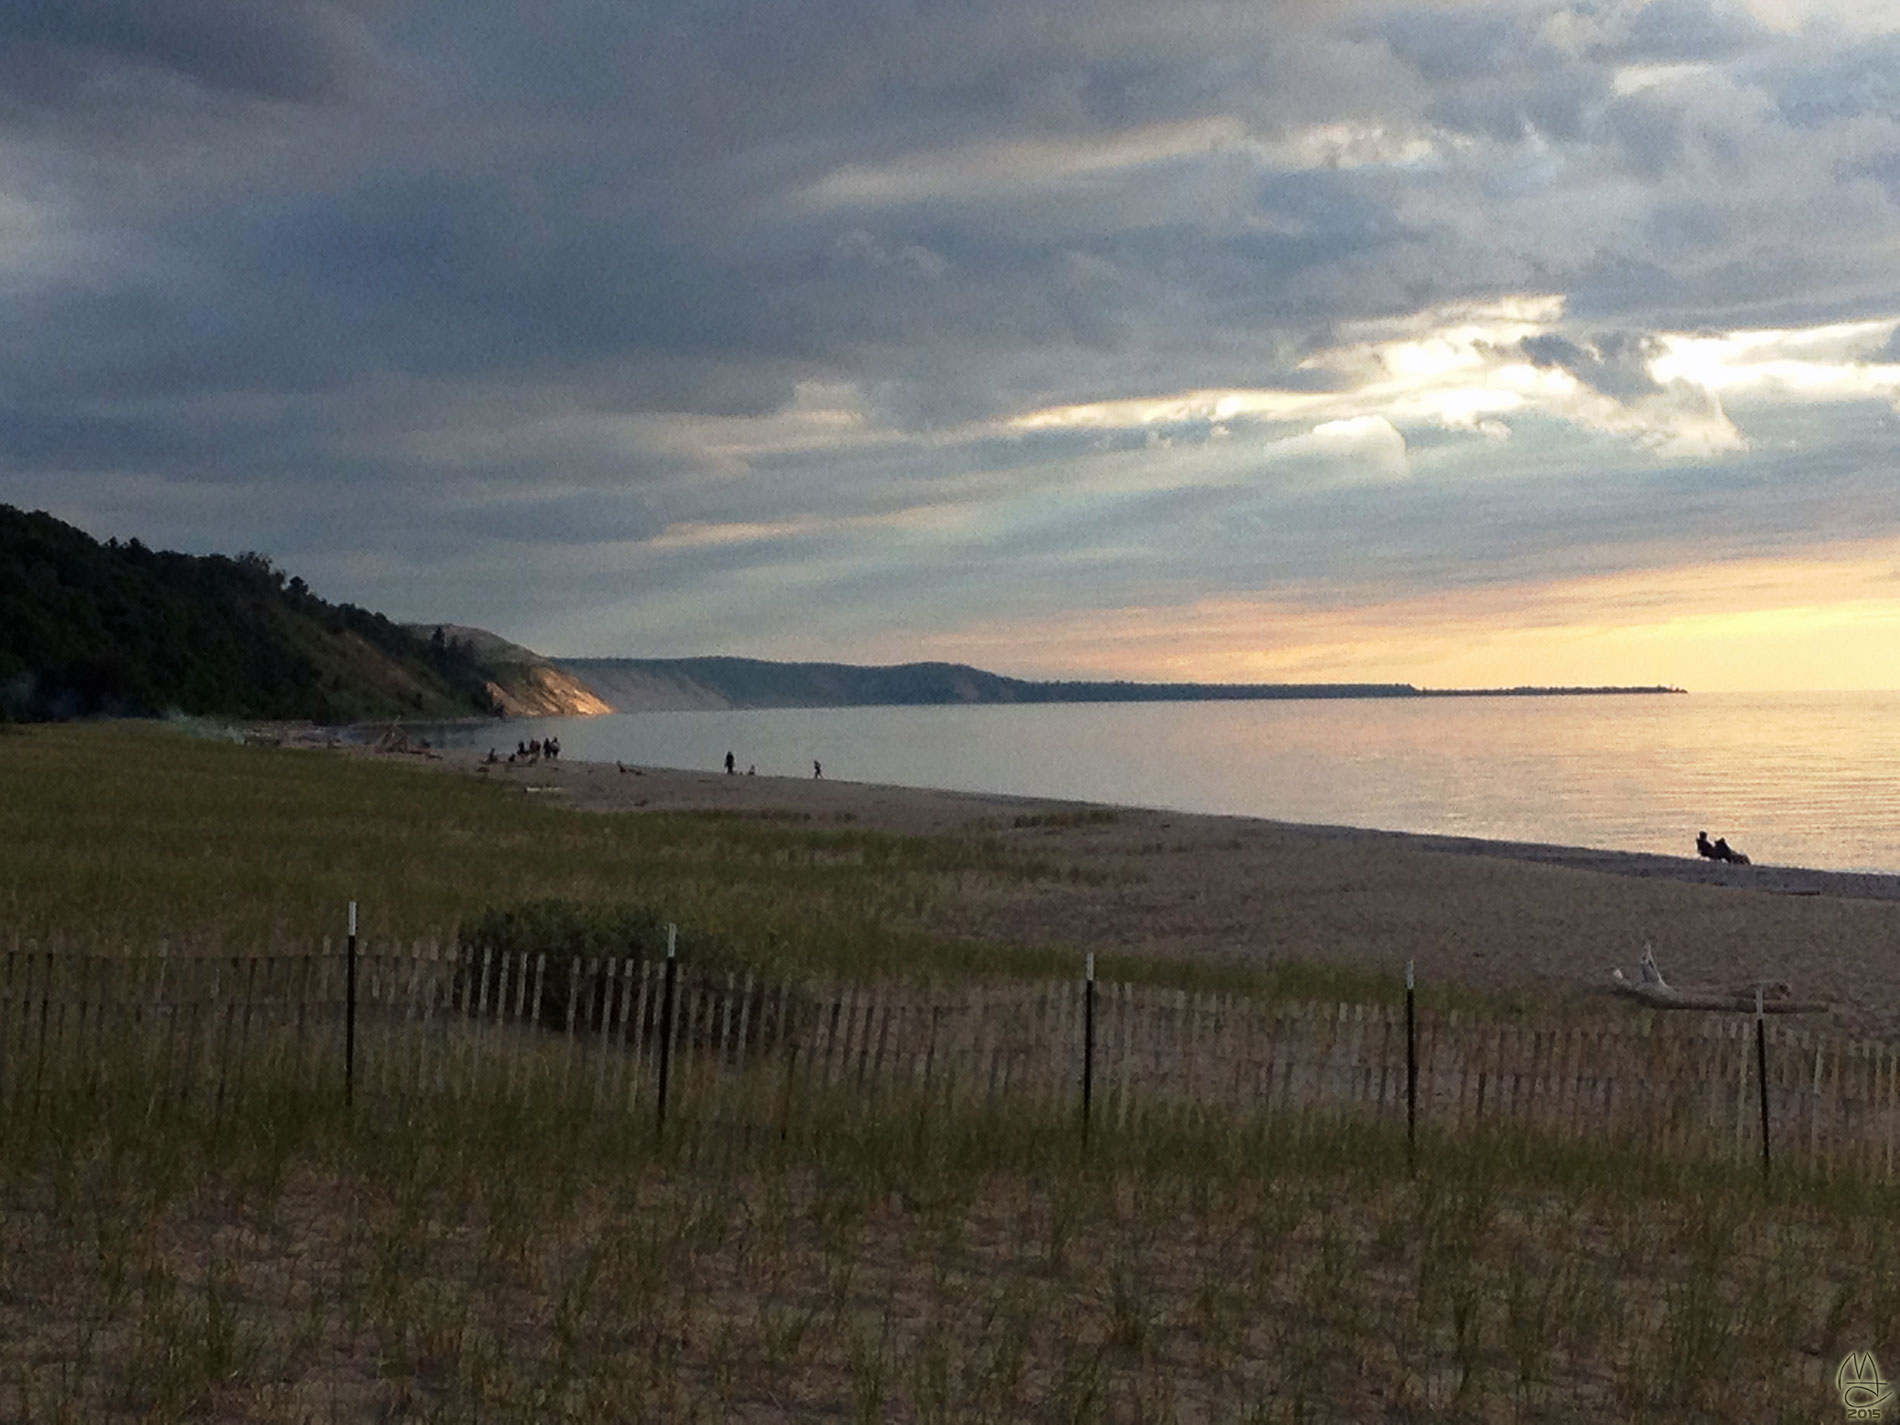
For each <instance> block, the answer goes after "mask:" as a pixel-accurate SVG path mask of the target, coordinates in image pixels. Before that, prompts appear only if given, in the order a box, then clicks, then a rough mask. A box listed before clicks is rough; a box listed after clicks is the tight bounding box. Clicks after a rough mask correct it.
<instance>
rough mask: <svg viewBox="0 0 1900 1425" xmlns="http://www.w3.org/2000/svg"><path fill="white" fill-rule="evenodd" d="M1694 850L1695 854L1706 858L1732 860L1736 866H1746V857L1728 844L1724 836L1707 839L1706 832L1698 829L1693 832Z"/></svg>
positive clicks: (1707, 834)
mask: <svg viewBox="0 0 1900 1425" xmlns="http://www.w3.org/2000/svg"><path fill="white" fill-rule="evenodd" d="M1695 850H1696V855H1698V856H1701V857H1703V858H1704V859H1706V860H1710V861H1732V862H1734V863H1735V864H1736V865H1737V866H1746V865H1747V864H1748V858H1747V857H1746V856H1744V855H1742V853H1741V852H1739V851H1737V850H1736V849H1735V848H1734V847H1732V846H1730V845H1729V844H1728V838H1727V837H1726V836H1718V837H1716V838H1715V840H1713V841H1711V840H1709V833H1708V832H1706V831H1698V832H1697V833H1696V834H1695Z"/></svg>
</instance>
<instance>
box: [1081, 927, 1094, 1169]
mask: <svg viewBox="0 0 1900 1425" xmlns="http://www.w3.org/2000/svg"><path fill="white" fill-rule="evenodd" d="M1094 1102H1095V952H1094V951H1093V950H1091V951H1089V954H1088V960H1087V962H1086V966H1085V968H1084V971H1083V978H1082V1146H1083V1147H1084V1148H1086V1147H1088V1145H1089V1120H1090V1119H1091V1118H1092V1117H1093V1116H1094V1115H1093V1114H1092V1113H1091V1111H1090V1110H1091V1108H1092V1107H1093V1105H1094Z"/></svg>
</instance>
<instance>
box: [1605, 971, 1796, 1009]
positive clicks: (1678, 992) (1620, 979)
mask: <svg viewBox="0 0 1900 1425" xmlns="http://www.w3.org/2000/svg"><path fill="white" fill-rule="evenodd" d="M1610 983H1611V985H1612V986H1613V987H1614V988H1616V989H1617V990H1619V991H1621V992H1622V993H1623V994H1626V995H1628V996H1629V997H1630V998H1631V999H1634V1000H1636V1001H1638V1002H1639V1003H1642V1004H1646V1005H1648V1006H1649V1007H1650V1008H1651V1009H1719V1010H1728V1011H1738V1010H1748V1011H1751V1012H1752V1011H1753V1010H1754V1008H1755V991H1754V990H1752V989H1747V990H1723V989H1677V988H1676V987H1675V986H1673V985H1665V984H1656V983H1639V982H1637V981H1635V980H1632V979H1629V978H1628V977H1627V976H1625V975H1624V973H1623V972H1622V971H1621V970H1615V971H1612V972H1611V976H1610ZM1761 1007H1762V1010H1763V1011H1764V1012H1765V1013H1768V1014H1825V1013H1826V1012H1827V1011H1828V1010H1830V1009H1832V1008H1833V1006H1832V1005H1830V1004H1827V1003H1825V1002H1823V1001H1821V1000H1800V999H1787V998H1779V999H1777V998H1774V997H1772V996H1769V995H1764V996H1762V1002H1761Z"/></svg>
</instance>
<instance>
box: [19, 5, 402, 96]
mask: <svg viewBox="0 0 1900 1425" xmlns="http://www.w3.org/2000/svg"><path fill="white" fill-rule="evenodd" d="M361 8H362V7H361V6H360V5H352V4H344V3H336V0H271V3H268V4H258V3H255V0H14V3H13V4H11V5H9V6H7V7H5V8H4V9H0V84H4V92H5V96H6V103H5V107H34V108H38V107H46V108H59V107H63V106H68V105H75V104H81V103H84V104H88V105H96V104H99V103H101V102H102V101H107V102H109V96H111V95H112V93H113V89H114V86H115V83H116V82H117V78H116V76H121V75H123V76H129V77H131V78H133V79H135V80H136V79H140V78H143V79H147V80H163V79H166V78H171V79H176V80H181V81H184V82H187V83H189V84H191V85H193V86H196V87H199V88H202V89H204V90H209V91H213V92H222V93H227V94H233V95H239V96H244V97H249V98H255V99H267V100H284V101H291V102H300V103H308V102H313V101H321V100H329V99H335V98H339V97H341V96H343V95H344V94H346V93H348V92H349V90H350V89H351V87H352V85H353V83H354V82H355V81H356V80H357V79H358V78H359V77H360V75H361V73H362V71H363V67H364V64H365V60H366V56H367V54H368V51H369V49H370V45H369V43H368V37H367V34H366V32H365V29H364V25H363V20H362V17H361V15H360V14H359V13H358V12H359V11H360V10H361Z"/></svg>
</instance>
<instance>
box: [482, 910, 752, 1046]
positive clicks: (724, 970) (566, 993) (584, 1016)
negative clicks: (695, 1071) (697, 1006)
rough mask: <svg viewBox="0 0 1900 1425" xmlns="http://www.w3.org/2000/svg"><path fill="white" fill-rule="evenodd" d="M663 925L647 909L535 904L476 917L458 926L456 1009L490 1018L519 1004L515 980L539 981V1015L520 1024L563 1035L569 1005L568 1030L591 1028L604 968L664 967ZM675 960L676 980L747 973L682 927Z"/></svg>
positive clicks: (606, 988) (737, 958)
mask: <svg viewBox="0 0 1900 1425" xmlns="http://www.w3.org/2000/svg"><path fill="white" fill-rule="evenodd" d="M667 924H668V922H667V919H666V917H665V916H664V915H662V914H661V913H660V912H659V911H657V910H654V909H653V908H652V907H650V906H641V905H630V904H626V903H624V902H622V903H610V904H598V905H588V904H582V903H581V902H578V901H571V900H538V901H527V902H524V903H523V904H520V905H514V906H502V907H491V908H489V909H487V910H483V911H479V912H477V913H476V914H475V915H473V916H471V917H469V918H468V919H467V920H464V921H463V922H462V926H461V929H460V931H459V932H458V933H457V936H456V949H457V957H458V959H459V960H460V972H459V976H458V979H459V986H460V989H461V991H462V1002H463V1003H464V1004H467V1005H469V1006H471V1007H473V1006H477V1005H481V1004H487V1005H489V1006H490V1007H491V1008H490V1012H491V1013H493V1012H494V1009H493V1007H494V1006H496V1005H497V1004H499V1002H500V1001H501V1000H502V999H503V998H504V996H505V997H506V998H507V999H508V1000H510V1001H515V1000H517V999H520V998H522V996H521V994H520V990H519V981H520V977H521V976H522V975H523V974H524V973H527V974H534V975H537V976H538V977H539V981H540V995H539V1012H538V1013H536V1012H535V1011H534V1010H533V1009H532V1008H529V1009H526V1010H525V1011H524V1017H532V1018H534V1019H535V1020H536V1022H538V1023H540V1024H542V1025H544V1026H545V1027H547V1028H549V1029H565V1028H566V1027H567V1025H568V1008H569V1006H570V1005H572V1006H573V1009H574V1021H573V1022H574V1023H575V1024H577V1025H590V1026H591V1025H598V1024H599V1023H600V1017H601V1016H602V1015H603V1014H606V1013H609V1012H611V1009H612V1006H611V1005H610V1004H609V996H610V987H611V985H612V984H613V983H614V982H613V981H612V980H610V978H609V977H608V974H607V970H606V963H607V962H608V961H610V960H652V961H655V962H659V961H664V960H665V958H666V933H667ZM676 953H677V954H678V956H679V960H680V973H681V974H682V975H690V976H693V977H696V978H699V979H710V980H714V981H724V980H725V979H726V977H727V975H728V974H734V975H737V976H739V977H741V978H743V977H744V976H745V974H746V973H747V971H748V970H750V969H752V968H753V967H752V965H751V964H749V963H748V961H747V960H746V959H745V957H743V956H742V955H741V954H740V953H739V952H738V951H737V950H735V949H734V948H733V947H732V946H731V945H730V944H729V943H727V942H726V941H725V940H723V939H721V938H719V937H718V936H714V935H708V934H706V933H704V932H701V931H694V930H689V929H686V928H684V927H682V928H681V929H680V930H679V931H678V938H677V942H676ZM543 955H545V956H546V957H547V959H546V961H545V963H542V962H541V960H540V957H541V956H543ZM484 975H486V978H487V984H486V986H485V987H484V986H483V983H482V981H483V977H484ZM484 989H485V991H486V992H485V993H484ZM529 994H530V995H532V994H533V982H532V981H530V984H529ZM525 1002H526V1001H524V1003H525Z"/></svg>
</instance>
